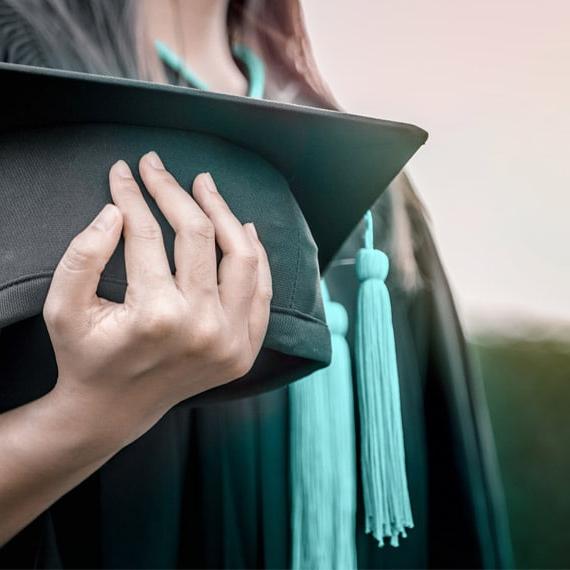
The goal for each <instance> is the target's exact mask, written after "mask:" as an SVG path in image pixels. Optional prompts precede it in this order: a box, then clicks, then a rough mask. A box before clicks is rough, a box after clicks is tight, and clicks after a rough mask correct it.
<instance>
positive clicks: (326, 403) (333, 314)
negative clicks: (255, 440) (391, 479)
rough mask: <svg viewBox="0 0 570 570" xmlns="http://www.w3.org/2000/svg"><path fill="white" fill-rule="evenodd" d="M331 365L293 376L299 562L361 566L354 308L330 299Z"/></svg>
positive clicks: (326, 566) (295, 541) (325, 293)
mask: <svg viewBox="0 0 570 570" xmlns="http://www.w3.org/2000/svg"><path fill="white" fill-rule="evenodd" d="M322 289H323V298H324V300H325V313H326V318H327V322H328V325H329V328H330V330H331V333H332V335H331V343H332V360H331V363H330V365H329V366H328V367H327V368H325V369H322V370H318V371H317V372H314V373H313V374H311V375H310V376H307V377H306V378H303V379H302V380H299V381H298V382H295V383H294V384H292V385H291V386H290V388H289V395H290V407H291V483H292V508H293V512H292V525H293V554H292V559H293V560H292V568H293V570H300V569H311V570H315V569H317V570H319V569H323V570H324V569H326V570H329V569H331V570H334V569H339V570H345V569H346V570H351V569H353V568H356V545H355V524H356V520H355V519H356V459H355V449H354V410H353V395H352V378H351V366H350V351H349V348H348V344H347V342H346V338H345V337H346V332H347V329H348V316H347V314H346V311H345V309H344V307H343V306H342V305H340V304H339V303H333V302H331V301H330V300H329V296H328V291H327V288H326V285H325V283H324V281H323V282H322Z"/></svg>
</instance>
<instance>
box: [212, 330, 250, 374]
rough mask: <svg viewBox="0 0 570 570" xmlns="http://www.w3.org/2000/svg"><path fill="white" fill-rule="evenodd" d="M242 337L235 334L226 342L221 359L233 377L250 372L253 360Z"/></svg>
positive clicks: (221, 362)
mask: <svg viewBox="0 0 570 570" xmlns="http://www.w3.org/2000/svg"><path fill="white" fill-rule="evenodd" d="M243 340H244V339H243V338H242V337H238V336H235V337H233V338H232V339H230V340H229V341H226V342H225V343H224V346H223V348H222V350H221V352H220V357H219V361H220V364H221V365H222V367H223V368H224V369H226V370H227V371H228V373H229V375H230V376H231V377H232V378H241V377H242V376H244V375H245V374H247V373H248V372H249V370H250V369H251V366H252V361H251V358H250V356H249V351H248V350H246V348H245V346H244V342H243Z"/></svg>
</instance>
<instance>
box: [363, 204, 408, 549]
mask: <svg viewBox="0 0 570 570" xmlns="http://www.w3.org/2000/svg"><path fill="white" fill-rule="evenodd" d="M388 270H389V262H388V258H387V256H386V255H385V254H384V253H383V252H381V251H379V250H376V249H374V243H373V226H372V214H371V213H370V212H368V213H367V215H366V233H365V247H364V248H363V249H361V250H360V251H359V252H358V254H357V258H356V272H357V276H358V279H359V281H360V288H359V292H358V302H357V313H356V338H355V345H356V349H355V357H356V372H357V382H358V401H359V411H360V424H361V469H362V485H363V494H364V508H365V530H366V532H367V533H372V535H373V536H374V537H375V538H376V540H378V543H379V545H380V546H383V545H384V539H385V538H386V537H387V538H389V540H390V544H391V545H392V546H398V544H399V537H400V536H402V537H405V536H406V528H412V527H413V526H414V525H413V520H412V512H411V507H410V499H409V494H408V484H407V476H406V465H405V452H404V437H403V429H402V415H401V406H400V386H399V378H398V366H397V361H396V346H395V341H394V330H393V325H392V308H391V303H390V295H389V293H388V289H387V287H386V284H385V279H386V277H387V275H388Z"/></svg>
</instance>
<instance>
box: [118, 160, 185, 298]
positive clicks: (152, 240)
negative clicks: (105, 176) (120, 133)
mask: <svg viewBox="0 0 570 570" xmlns="http://www.w3.org/2000/svg"><path fill="white" fill-rule="evenodd" d="M109 184H110V187H111V195H112V196H113V201H114V202H115V204H116V205H117V206H118V207H119V209H120V210H121V213H122V214H123V220H124V225H123V235H124V237H125V267H126V271H127V281H128V284H129V286H128V289H127V295H130V294H132V293H134V292H137V291H144V290H147V289H149V288H150V289H154V290H156V289H160V288H163V287H164V286H168V285H169V284H171V285H174V280H173V279H172V275H171V273H170V266H169V265H168V258H167V257H166V251H165V249H164V242H163V239H162V232H161V230H160V225H159V224H158V222H157V221H156V219H155V218H154V216H153V215H152V212H151V211H150V209H149V207H148V205H147V203H146V202H145V200H144V198H143V195H142V193H141V191H140V188H139V186H138V184H137V183H136V181H135V179H134V178H133V176H132V174H131V170H130V169H129V167H128V165H127V163H126V162H124V161H123V160H119V161H118V162H116V163H115V164H114V165H113V166H112V168H111V170H110V172H109Z"/></svg>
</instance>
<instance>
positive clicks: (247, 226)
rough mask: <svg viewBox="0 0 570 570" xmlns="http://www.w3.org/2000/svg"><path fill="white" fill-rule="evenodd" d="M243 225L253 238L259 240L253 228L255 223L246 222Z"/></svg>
mask: <svg viewBox="0 0 570 570" xmlns="http://www.w3.org/2000/svg"><path fill="white" fill-rule="evenodd" d="M245 227H246V229H247V231H248V232H249V234H250V235H251V237H252V238H253V239H255V240H259V238H258V237H257V230H256V229H255V225H254V224H253V222H248V223H247V224H245Z"/></svg>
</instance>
